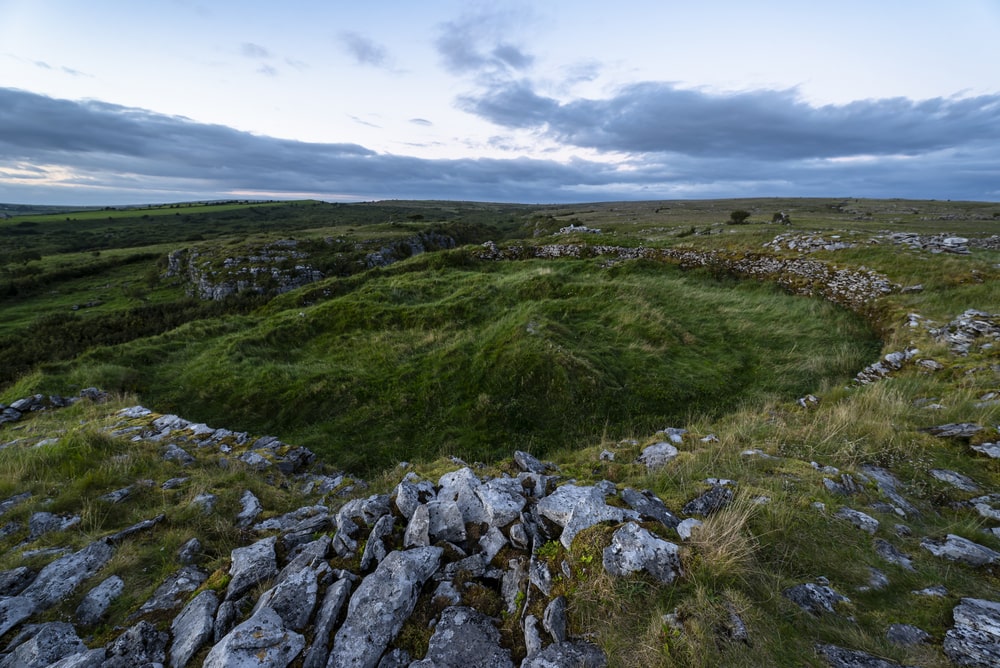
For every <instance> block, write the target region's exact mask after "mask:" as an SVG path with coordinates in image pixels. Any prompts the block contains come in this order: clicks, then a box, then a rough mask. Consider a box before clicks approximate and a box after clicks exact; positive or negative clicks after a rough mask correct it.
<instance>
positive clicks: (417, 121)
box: [410, 118, 434, 128]
mask: <svg viewBox="0 0 1000 668" xmlns="http://www.w3.org/2000/svg"><path fill="white" fill-rule="evenodd" d="M410 122H411V123H413V124H414V125H422V126H423V127H426V128H429V127H431V126H433V125H434V124H433V123H431V122H430V121H429V120H427V119H426V118H411V119H410Z"/></svg>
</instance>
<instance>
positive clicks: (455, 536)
mask: <svg viewBox="0 0 1000 668" xmlns="http://www.w3.org/2000/svg"><path fill="white" fill-rule="evenodd" d="M480 507H481V506H480ZM426 508H427V512H428V517H429V523H428V527H427V533H428V535H429V537H430V540H431V542H432V543H434V542H437V541H439V540H446V541H449V542H452V543H460V542H462V541H464V540H465V535H466V534H465V522H464V521H463V515H464V514H463V512H462V510H461V509H460V508H459V504H458V503H457V502H455V501H452V500H449V499H441V498H440V497H439V498H438V500H436V501H431V502H429V503H427V504H426Z"/></svg>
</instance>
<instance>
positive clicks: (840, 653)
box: [816, 645, 901, 668]
mask: <svg viewBox="0 0 1000 668" xmlns="http://www.w3.org/2000/svg"><path fill="white" fill-rule="evenodd" d="M816 649H817V650H818V651H819V653H820V654H822V655H823V658H824V659H826V662H827V663H828V664H829V665H830V668H901V666H900V664H898V663H896V662H895V661H888V660H886V659H880V658H879V657H877V656H872V655H871V654H868V653H867V652H861V651H859V650H855V649H844V648H843V647H837V646H836V645H817V646H816Z"/></svg>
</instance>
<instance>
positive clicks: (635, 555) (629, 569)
mask: <svg viewBox="0 0 1000 668" xmlns="http://www.w3.org/2000/svg"><path fill="white" fill-rule="evenodd" d="M604 570H606V571H607V572H608V573H610V574H611V575H616V576H621V575H628V574H630V573H635V572H638V571H644V572H646V573H648V574H649V575H651V576H653V577H654V578H656V579H657V580H659V581H660V582H663V583H665V584H667V583H670V582H673V581H674V579H675V578H676V577H677V576H678V575H680V570H681V562H680V556H679V555H678V547H677V546H676V545H674V544H673V543H670V542H668V541H665V540H663V539H662V538H657V537H656V536H654V535H653V534H651V533H650V532H649V531H647V530H646V529H643V528H642V527H640V526H639V525H638V524H636V523H635V522H628V523H627V524H625V525H624V526H622V527H621V528H620V529H618V530H617V531H615V533H614V535H613V536H612V537H611V544H610V545H609V546H608V547H606V548H604Z"/></svg>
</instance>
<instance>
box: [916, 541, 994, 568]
mask: <svg viewBox="0 0 1000 668" xmlns="http://www.w3.org/2000/svg"><path fill="white" fill-rule="evenodd" d="M920 547H922V548H924V549H925V550H927V551H928V552H930V553H931V554H933V555H934V556H935V557H942V558H944V559H949V560H951V561H959V562H962V563H963V564H968V565H970V566H987V565H990V564H995V563H998V561H1000V552H997V551H996V550H991V549H990V548H988V547H986V546H984V545H980V544H979V543H974V542H972V541H971V540H969V539H967V538H962V537H961V536H956V535H954V534H948V536H947V537H946V538H945V539H944V540H934V539H933V538H924V539H923V540H922V541H920Z"/></svg>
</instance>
